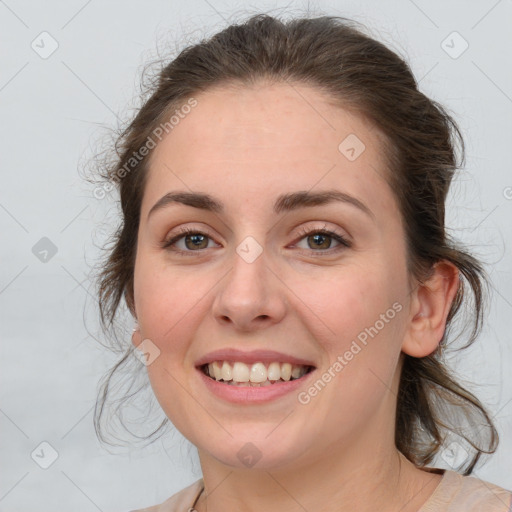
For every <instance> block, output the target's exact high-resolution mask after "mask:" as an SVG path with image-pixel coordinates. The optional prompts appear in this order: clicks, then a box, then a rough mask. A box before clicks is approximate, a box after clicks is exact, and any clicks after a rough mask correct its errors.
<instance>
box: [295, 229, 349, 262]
mask: <svg viewBox="0 0 512 512" xmlns="http://www.w3.org/2000/svg"><path fill="white" fill-rule="evenodd" d="M299 234H300V235H301V239H300V240H301V241H302V240H303V239H306V243H307V245H308V247H307V249H310V250H312V251H313V252H316V253H325V252H328V253H329V254H331V253H332V252H337V251H340V250H343V249H345V248H347V247H351V243H350V242H349V241H348V240H347V239H346V238H345V237H344V236H343V235H342V234H341V233H338V232H337V231H331V230H329V229H326V228H325V226H324V228H321V229H302V230H301V231H300V233H299ZM331 239H334V240H335V241H336V242H337V243H338V246H337V247H334V248H332V247H331ZM317 249H320V251H319V250H317ZM320 255H322V254H318V256H320Z"/></svg>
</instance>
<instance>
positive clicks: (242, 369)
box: [201, 360, 313, 387]
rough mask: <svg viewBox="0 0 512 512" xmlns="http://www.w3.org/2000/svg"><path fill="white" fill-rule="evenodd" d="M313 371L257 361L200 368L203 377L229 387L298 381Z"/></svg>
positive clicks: (226, 363) (309, 368) (306, 367)
mask: <svg viewBox="0 0 512 512" xmlns="http://www.w3.org/2000/svg"><path fill="white" fill-rule="evenodd" d="M312 369H313V367H312V366H309V365H302V364H291V363H281V362H278V361H273V362H270V363H264V362H262V361H258V362H256V363H253V364H246V363H243V362H241V361H235V362H232V361H222V360H219V361H214V362H212V363H209V364H204V365H203V366H201V370H202V371H203V373H204V374H205V375H207V376H208V377H210V378H211V379H214V380H216V381H217V382H222V383H224V384H227V385H230V386H239V387H244V386H251V387H265V386H272V385H275V384H278V383H280V382H287V381H293V380H297V379H300V378H301V377H303V376H304V375H306V374H307V373H309V372H310V371H311V370H312Z"/></svg>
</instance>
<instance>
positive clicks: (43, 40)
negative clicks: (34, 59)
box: [30, 31, 59, 59]
mask: <svg viewBox="0 0 512 512" xmlns="http://www.w3.org/2000/svg"><path fill="white" fill-rule="evenodd" d="M30 46H31V47H32V50H34V51H35V52H36V53H37V54H38V55H39V57H41V59H47V58H48V57H50V56H51V55H52V54H53V53H54V52H55V51H56V50H57V48H58V47H59V43H58V42H57V40H56V39H55V38H54V37H53V36H52V35H51V34H49V33H48V32H46V31H45V32H41V33H40V34H39V35H38V36H37V37H36V38H35V39H34V40H33V41H32V43H31V45H30Z"/></svg>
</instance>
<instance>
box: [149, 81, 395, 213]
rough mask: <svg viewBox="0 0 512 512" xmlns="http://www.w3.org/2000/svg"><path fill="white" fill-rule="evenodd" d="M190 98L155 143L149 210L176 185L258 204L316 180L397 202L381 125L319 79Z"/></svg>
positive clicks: (390, 204) (316, 184) (382, 202)
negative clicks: (192, 102)
mask: <svg viewBox="0 0 512 512" xmlns="http://www.w3.org/2000/svg"><path fill="white" fill-rule="evenodd" d="M194 98H195V99H196V101H197V105H196V106H195V107H193V108H192V109H190V112H189V113H188V114H186V115H182V116H181V119H180V120H179V122H178V123H177V124H176V125H175V126H174V127H173V129H172V130H171V131H169V133H168V134H167V135H165V136H164V137H163V138H162V141H161V142H159V143H158V144H157V146H156V148H155V149H154V150H153V154H152V156H151V161H150V166H149V176H148V181H147V185H146V190H145V194H144V200H143V206H142V210H143V212H144V211H147V210H149V208H150V207H151V205H152V204H153V203H154V202H155V201H157V200H158V199H159V198H160V197H161V195H163V194H164V193H166V192H169V191H171V190H176V189H179V190H184V189H185V190H186V189H189V190H190V191H194V192H196V191H197V192H199V191H201V192H208V193H211V194H212V195H214V196H216V197H219V198H222V200H223V201H224V202H226V203H227V204H228V210H229V204H231V205H232V207H233V210H236V209H238V208H242V207H245V208H249V207H250V206H251V205H253V206H255V207H256V205H259V206H260V208H261V207H263V205H266V204H267V200H266V199H265V198H267V197H268V205H269V206H270V203H271V202H273V200H274V198H275V197H277V196H278V195H279V194H282V193H286V192H290V191H297V190H308V191H309V190H312V189H315V188H317V189H332V188H337V189H340V190H342V191H344V192H347V193H350V194H352V195H354V196H356V197H359V198H361V199H362V198H365V202H367V203H371V204H372V205H373V206H374V207H375V208H377V210H378V209H379V208H384V209H386V208H387V209H389V208H391V209H394V197H393V195H392V193H391V190H390V189H389V186H388V185H387V183H386V181H385V179H384V176H385V174H386V172H387V171H386V169H385V159H384V155H383V154H382V135H381V134H380V133H379V132H378V130H377V129H376V127H374V126H373V125H371V124H370V123H368V122H367V121H366V120H365V119H364V118H363V117H361V116H359V115H357V114H355V113H351V112H350V111H348V110H346V109H343V108H341V107H335V106H333V102H332V100H331V99H330V98H329V97H327V96H325V95H324V93H322V92H321V91H319V90H318V89H315V88H312V87H310V86H306V85H303V84H290V83H279V84H265V83H260V84H258V85H251V86H250V87H242V86H229V87H216V88H213V89H210V90H208V91H206V92H202V93H200V94H197V95H194ZM234 190H236V194H234V193H233V191H234ZM373 206H372V209H373Z"/></svg>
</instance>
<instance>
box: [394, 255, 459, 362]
mask: <svg viewBox="0 0 512 512" xmlns="http://www.w3.org/2000/svg"><path fill="white" fill-rule="evenodd" d="M458 288H459V270H458V268H457V267H456V266H455V265H454V264H453V263H451V262H449V261H446V260H442V261H440V262H437V263H435V264H434V266H433V268H432V273H431V275H430V277H429V278H428V279H427V280H426V281H425V282H424V283H420V284H419V285H418V287H417V288H416V289H415V290H414V292H413V293H412V296H411V307H410V319H409V325H408V326H407V330H406V333H405V336H404V341H403V344H402V351H403V352H405V353H406V354H408V355H410V356H412V357H425V356H428V355H430V354H432V352H434V351H435V350H436V349H437V346H438V345H439V342H440V341H441V340H442V338H443V335H444V331H445V328H446V318H447V317H448V313H449V311H450V307H451V305H452V302H453V300H454V298H455V295H456V293H457V290H458Z"/></svg>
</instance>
